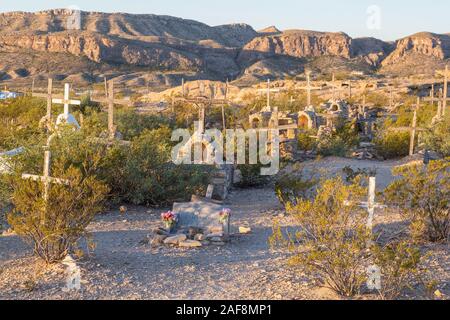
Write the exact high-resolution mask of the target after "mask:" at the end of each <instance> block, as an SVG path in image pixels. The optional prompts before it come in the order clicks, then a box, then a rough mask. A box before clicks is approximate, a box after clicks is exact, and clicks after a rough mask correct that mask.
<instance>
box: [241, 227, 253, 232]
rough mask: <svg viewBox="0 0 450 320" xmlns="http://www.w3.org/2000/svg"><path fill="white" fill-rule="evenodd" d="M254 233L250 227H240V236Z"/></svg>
mask: <svg viewBox="0 0 450 320" xmlns="http://www.w3.org/2000/svg"><path fill="white" fill-rule="evenodd" d="M251 232H252V229H251V228H249V227H239V233H240V234H249V233H251Z"/></svg>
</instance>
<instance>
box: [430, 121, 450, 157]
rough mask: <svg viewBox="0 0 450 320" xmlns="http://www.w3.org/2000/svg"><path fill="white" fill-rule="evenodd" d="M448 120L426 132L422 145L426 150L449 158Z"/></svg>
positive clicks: (449, 129)
mask: <svg viewBox="0 0 450 320" xmlns="http://www.w3.org/2000/svg"><path fill="white" fill-rule="evenodd" d="M449 122H450V120H448V121H447V122H445V121H443V122H440V123H438V124H436V125H435V126H433V128H431V129H430V130H428V131H426V132H425V134H424V143H425V145H426V146H427V148H428V149H430V150H433V151H435V152H437V153H440V154H441V155H442V156H444V157H450V125H449Z"/></svg>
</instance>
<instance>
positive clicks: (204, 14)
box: [0, 0, 450, 40]
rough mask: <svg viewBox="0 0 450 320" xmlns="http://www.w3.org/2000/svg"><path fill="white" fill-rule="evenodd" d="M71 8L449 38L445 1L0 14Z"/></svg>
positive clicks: (67, 2) (3, 0)
mask: <svg viewBox="0 0 450 320" xmlns="http://www.w3.org/2000/svg"><path fill="white" fill-rule="evenodd" d="M71 5H75V6H78V7H79V8H80V9H82V10H86V11H103V12H129V13H154V14H166V15H171V16H177V17H182V18H186V19H194V20H198V21H201V22H204V23H207V24H209V25H219V24H226V23H234V22H245V23H248V24H250V25H252V26H253V27H254V28H255V29H261V28H263V27H266V26H269V25H276V26H277V27H278V28H280V29H309V30H317V31H344V32H346V33H348V34H349V35H350V36H353V37H361V36H373V37H377V38H381V39H384V40H395V39H399V38H401V37H404V36H407V35H410V34H412V33H416V32H419V31H431V32H436V33H449V32H450V1H449V0H428V1H423V0H340V1H336V0H223V1H217V0H158V1H156V0H133V1H125V0H95V1H94V0H89V1H88V0H39V1H33V2H32V1H28V0H15V1H12V0H0V12H6V11H18V10H20V11H38V10H44V9H49V8H63V7H68V6H71ZM372 5H377V6H378V7H379V8H380V10H381V11H380V12H381V15H380V16H381V20H380V21H381V23H380V25H379V26H380V28H379V29H374V28H368V27H367V21H368V19H369V15H368V14H367V9H368V8H369V7H370V6H372Z"/></svg>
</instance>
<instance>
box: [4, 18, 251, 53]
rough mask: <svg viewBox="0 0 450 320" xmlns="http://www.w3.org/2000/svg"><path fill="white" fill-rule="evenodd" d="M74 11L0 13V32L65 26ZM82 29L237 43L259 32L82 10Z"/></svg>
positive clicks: (238, 26)
mask: <svg viewBox="0 0 450 320" xmlns="http://www.w3.org/2000/svg"><path fill="white" fill-rule="evenodd" d="M72 14H73V12H72V11H71V10H66V9H55V10H48V11H42V12H37V13H28V12H14V13H4V14H0V33H12V32H20V33H42V32H44V33H47V32H62V31H66V30H67V21H68V19H69V18H70V17H71V16H72ZM81 31H88V32H92V33H100V34H103V35H109V36H119V37H122V38H145V37H163V38H176V39H183V40H186V41H193V42H200V41H205V40H211V41H214V42H216V43H218V44H220V45H222V46H228V47H240V46H243V45H244V44H245V43H247V42H248V41H250V40H251V39H253V38H254V37H255V36H257V35H258V33H257V32H256V31H255V30H253V28H252V27H250V26H249V25H246V24H232V25H223V26H217V27H210V26H208V25H206V24H203V23H200V22H197V21H193V20H186V19H181V18H175V17H170V16H158V15H152V14H142V15H136V14H126V13H101V12H82V13H81Z"/></svg>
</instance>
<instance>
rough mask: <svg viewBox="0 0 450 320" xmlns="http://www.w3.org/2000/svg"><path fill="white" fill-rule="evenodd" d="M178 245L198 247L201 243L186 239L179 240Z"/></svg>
mask: <svg viewBox="0 0 450 320" xmlns="http://www.w3.org/2000/svg"><path fill="white" fill-rule="evenodd" d="M178 245H179V246H180V247H182V248H199V247H201V246H202V243H201V242H200V241H195V240H186V241H183V242H180V243H179V244H178Z"/></svg>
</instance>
